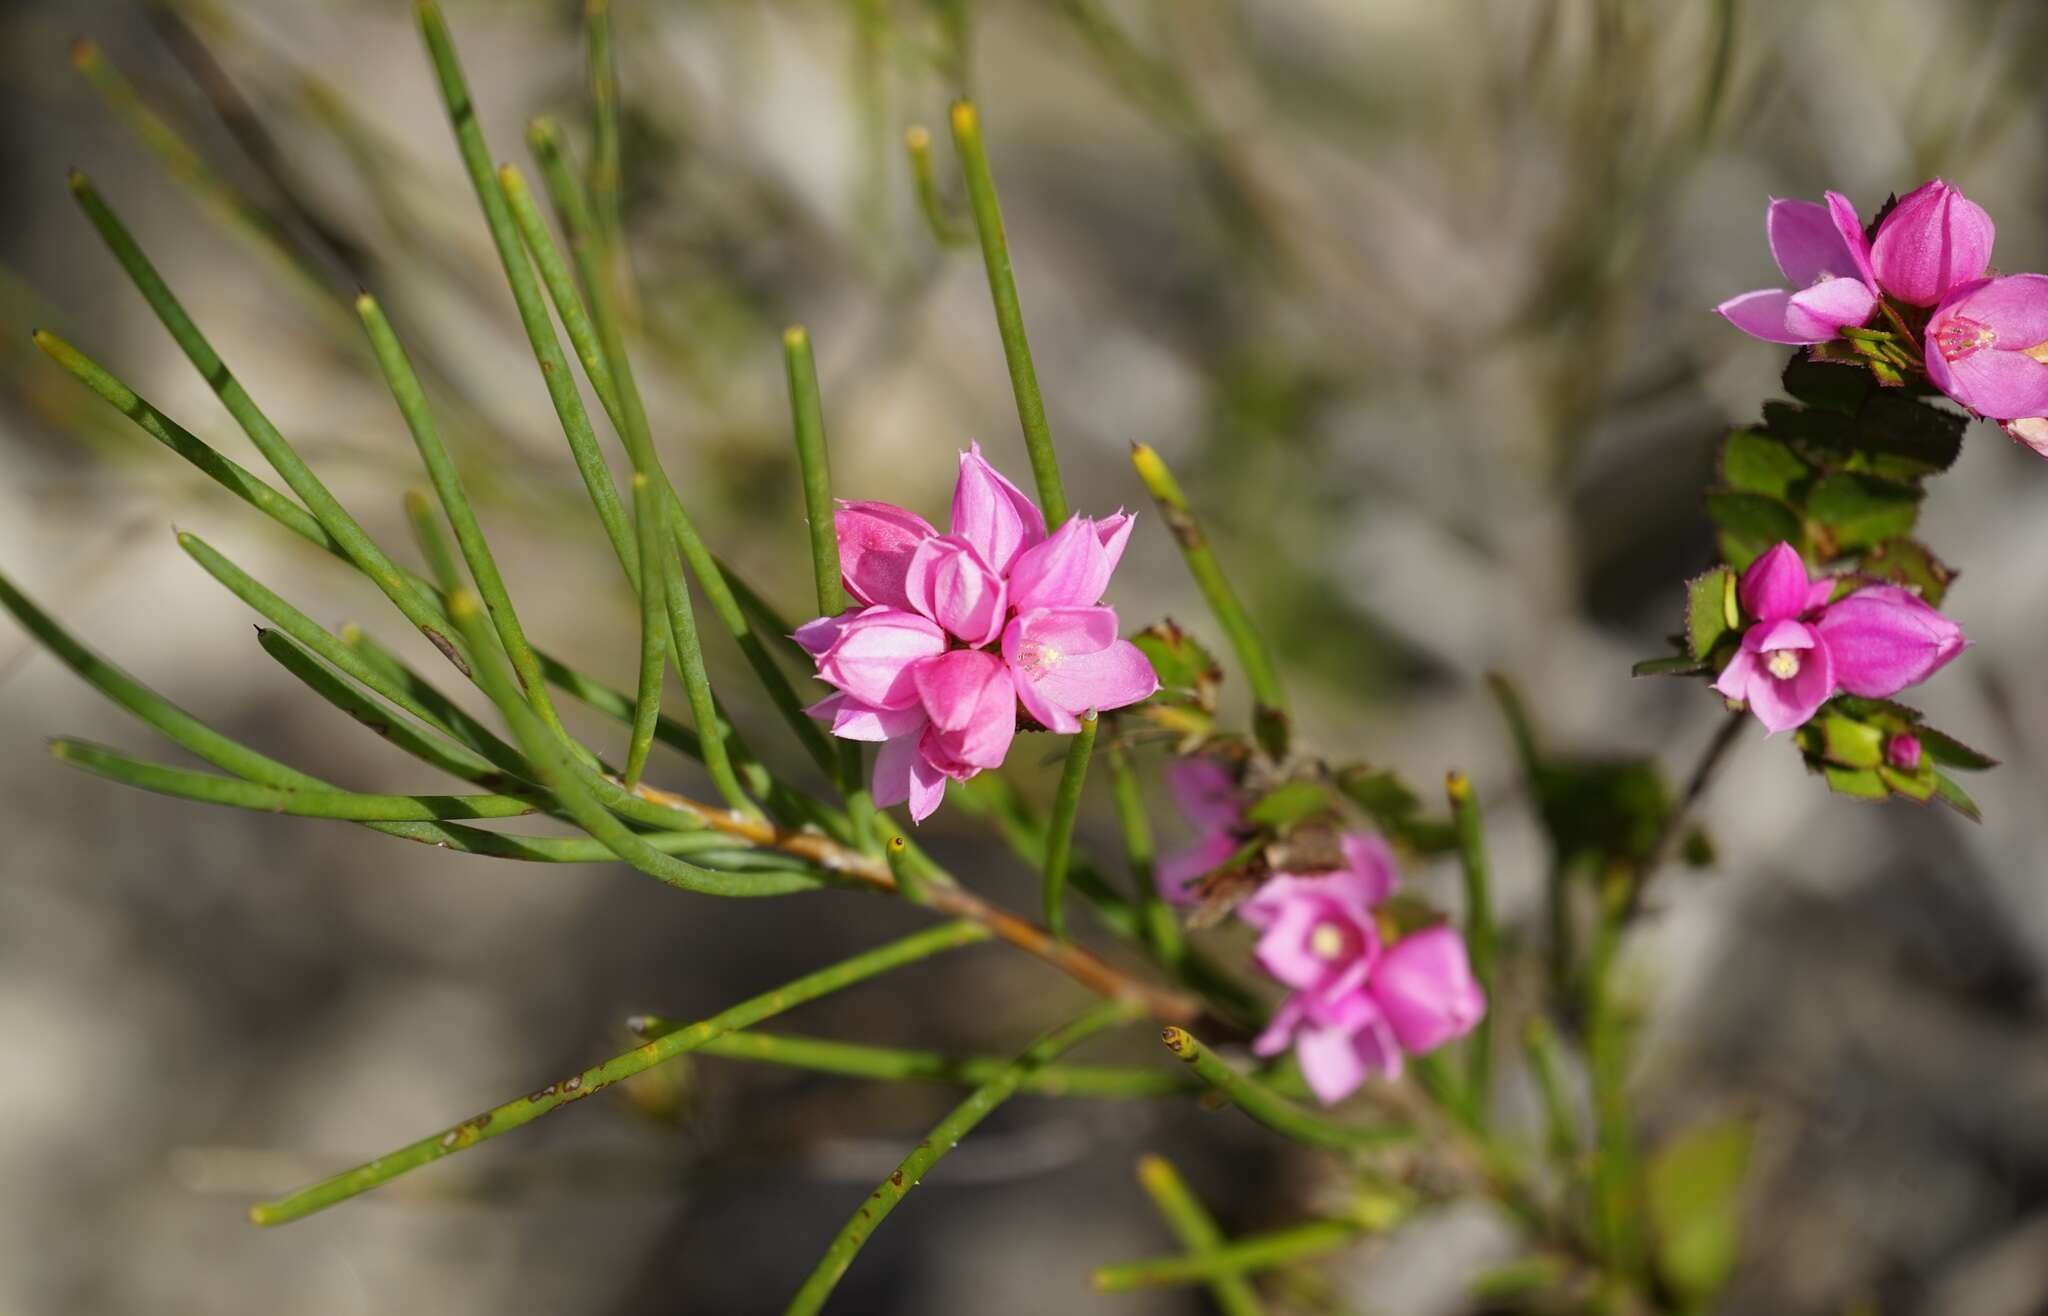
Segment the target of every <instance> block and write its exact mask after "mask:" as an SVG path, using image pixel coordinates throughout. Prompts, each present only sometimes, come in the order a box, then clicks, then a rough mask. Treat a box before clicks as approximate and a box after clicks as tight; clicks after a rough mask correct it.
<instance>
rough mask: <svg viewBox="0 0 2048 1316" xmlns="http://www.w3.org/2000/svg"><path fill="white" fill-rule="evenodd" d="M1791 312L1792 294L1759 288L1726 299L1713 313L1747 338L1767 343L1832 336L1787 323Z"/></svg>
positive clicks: (1803, 324) (1805, 325) (1811, 340)
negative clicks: (1759, 339)
mask: <svg viewBox="0 0 2048 1316" xmlns="http://www.w3.org/2000/svg"><path fill="white" fill-rule="evenodd" d="M1791 309H1792V294H1791V293H1789V292H1786V291H1785V290H1784V289H1783V288H1760V289H1758V290H1757V291H1756V292H1746V293H1743V294H1742V295H1741V296H1740V297H1730V298H1729V299H1728V300H1727V301H1725V302H1722V303H1721V304H1720V305H1719V306H1716V307H1715V308H1714V313H1715V314H1716V315H1718V316H1720V317H1721V318H1722V319H1724V320H1726V321H1728V323H1730V324H1732V325H1734V326H1735V327H1736V328H1737V329H1740V330H1741V331H1742V332H1744V333H1746V334H1748V335H1749V336H1750V337H1751V338H1761V339H1763V340H1764V341H1765V342H1767V343H1786V344H1801V343H1825V342H1826V341H1827V340H1828V339H1830V338H1833V337H1834V336H1835V335H1834V333H1833V331H1832V330H1831V331H1829V332H1828V333H1825V334H1819V335H1816V334H1815V333H1814V332H1813V326H1812V325H1811V324H1810V323H1809V322H1808V321H1806V320H1804V319H1802V320H1801V322H1800V325H1799V328H1797V329H1794V328H1792V327H1791V326H1790V325H1789V324H1788V323H1787V319H1786V317H1787V315H1788V314H1789V313H1790V312H1791Z"/></svg>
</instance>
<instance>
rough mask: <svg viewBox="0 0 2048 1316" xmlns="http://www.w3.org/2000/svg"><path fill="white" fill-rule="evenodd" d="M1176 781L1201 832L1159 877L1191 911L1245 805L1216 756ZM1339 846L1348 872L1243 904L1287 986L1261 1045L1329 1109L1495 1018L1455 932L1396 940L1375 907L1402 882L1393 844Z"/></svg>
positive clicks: (1225, 854) (1231, 843)
mask: <svg viewBox="0 0 2048 1316" xmlns="http://www.w3.org/2000/svg"><path fill="white" fill-rule="evenodd" d="M1168 780H1169V784H1170V785H1171V786H1172V787H1173V791H1174V796H1175V798H1176V799H1177V800H1178V801H1179V802H1180V806H1181V809H1182V811H1183V812H1185V813H1186V814H1187V815H1188V820H1189V821H1190V822H1192V823H1194V824H1195V825H1196V827H1197V828H1198V829H1199V830H1200V832H1201V835H1200V837H1199V839H1198V840H1196V842H1195V843H1194V844H1193V845H1192V846H1191V847H1189V848H1188V849H1185V850H1183V851H1181V852H1179V853H1178V854H1176V855H1173V856H1170V857H1168V858H1167V859H1166V860H1164V861H1162V862H1161V864H1160V866H1159V870H1158V880H1159V885H1160V890H1161V892H1162V893H1163V894H1164V895H1165V896H1166V897H1167V899H1169V900H1171V901H1173V902H1174V903H1176V904H1183V905H1185V904H1189V903H1192V902H1193V901H1194V900H1195V899H1196V894H1195V893H1194V892H1193V891H1192V890H1191V887H1190V884H1191V883H1192V882H1193V880H1194V879H1195V878H1197V877H1199V876H1201V875H1202V874H1203V873H1205V872H1208V871H1210V870H1211V869H1214V868H1215V867H1217V866H1218V865H1219V864H1221V863H1223V862H1224V861H1226V860H1227V859H1228V858H1229V857H1230V856H1231V855H1232V854H1234V853H1236V851H1237V849H1238V847H1239V845H1240V844H1241V842H1240V839H1239V837H1240V834H1241V833H1242V832H1243V831H1244V829H1245V821H1244V799H1243V797H1242V795H1241V794H1240V793H1239V791H1238V788H1237V784H1236V782H1235V781H1234V780H1233V779H1232V778H1231V775H1230V772H1229V770H1228V769H1227V768H1226V767H1224V765H1223V764H1222V763H1220V762H1218V761H1217V760H1215V759H1206V758H1193V759H1183V760H1180V761H1179V762H1177V763H1176V764H1175V765H1174V767H1173V769H1172V770H1171V772H1170V774H1169V778H1168ZM1341 848H1342V850H1343V854H1344V866H1343V867H1342V868H1340V869H1338V870H1336V871H1335V872H1330V873H1318V874H1296V873H1275V874H1273V875H1272V876H1271V877H1268V878H1267V879H1266V880H1265V881H1264V882H1263V883H1262V884H1261V885H1260V886H1259V889H1258V890H1257V891H1256V892H1254V893H1253V894H1252V895H1251V896H1250V897H1249V898H1248V899H1246V900H1245V901H1244V903H1242V904H1240V905H1239V906H1238V907H1237V913H1238V916H1239V917H1240V918H1242V919H1244V921H1245V922H1247V923H1249V924H1251V925H1252V926H1253V927H1255V928H1257V929H1258V930H1259V942H1258V948H1257V950H1256V951H1255V952H1254V958H1255V959H1256V960H1257V961H1258V964H1259V967H1260V968H1262V969H1264V970H1265V971H1266V972H1267V973H1269V974H1271V975H1272V976H1273V978H1274V979H1275V980H1276V981H1278V982H1280V983H1281V984H1282V985H1283V986H1285V987H1287V988H1288V989H1289V994H1288V996H1287V999H1286V1000H1285V1001H1283V1002H1282V1003H1281V1005H1280V1008H1279V1010H1278V1011H1277V1012H1276V1013H1275V1014H1274V1016H1273V1021H1272V1023H1271V1024H1269V1025H1268V1026H1267V1028H1266V1030H1265V1031H1264V1032H1262V1033H1260V1034H1259V1036H1258V1038H1257V1040H1255V1041H1254V1042H1253V1043H1252V1050H1253V1051H1254V1052H1256V1053H1257V1054H1259V1055H1262V1056H1272V1055H1278V1054H1279V1053H1280V1052H1282V1051H1285V1050H1286V1049H1287V1048H1288V1047H1289V1046H1292V1047H1293V1048H1294V1054H1295V1058H1296V1059H1297V1060H1298V1061H1299V1062H1300V1064H1301V1073H1302V1077H1303V1078H1304V1079H1306V1080H1307V1082H1308V1086H1309V1090H1310V1091H1312V1092H1314V1093H1315V1095H1316V1098H1317V1099H1318V1100H1320V1101H1322V1102H1324V1103H1325V1104H1329V1103H1334V1102H1337V1101H1341V1100H1343V1099H1344V1098H1345V1097H1347V1096H1349V1095H1350V1094H1351V1093H1352V1092H1354V1091H1356V1090H1357V1088H1358V1087H1359V1085H1360V1084H1362V1083H1364V1082H1365V1080H1366V1079H1367V1078H1369V1077H1371V1076H1373V1075H1375V1074H1378V1075H1381V1076H1383V1077H1385V1078H1389V1079H1393V1078H1398V1077H1400V1074H1401V1062H1402V1057H1403V1056H1404V1055H1406V1054H1410V1053H1413V1054H1418V1055H1419V1054H1421V1053H1423V1052H1426V1051H1433V1050H1435V1049H1436V1048H1437V1047H1439V1046H1441V1045H1443V1044H1444V1043H1445V1042H1448V1041H1451V1040H1452V1039H1454V1038H1458V1037H1462V1036H1464V1035H1465V1034H1466V1033H1468V1032H1470V1031H1471V1030H1472V1026H1473V1025H1474V1024H1476V1023H1478V1022H1479V1020H1480V1017H1481V1016H1483V1015H1484V1014H1485V1013H1486V995H1485V993H1484V992H1483V991H1481V990H1480V987H1479V984H1478V982H1477V981H1475V980H1474V979H1473V977H1472V966H1471V964H1470V963H1469V961H1468V960H1467V959H1466V956H1465V942H1464V939H1463V938H1461V937H1460V936H1459V935H1458V933H1457V931H1456V930H1455V929H1453V928H1451V927H1450V926H1449V925H1448V924H1441V923H1439V924H1434V925H1432V926H1429V927H1426V928H1422V929H1419V930H1417V931H1413V932H1410V933H1408V934H1407V935H1406V936H1403V937H1400V938H1398V939H1396V940H1389V938H1388V937H1387V935H1386V934H1385V933H1384V932H1383V930H1382V928H1381V926H1380V922H1379V919H1378V918H1377V916H1376V912H1375V911H1376V910H1377V909H1378V907H1379V906H1380V905H1382V904H1383V903H1384V902H1385V901H1386V899H1387V898H1388V897H1389V896H1390V895H1392V894H1393V891H1394V884H1395V881H1396V875H1395V869H1394V856H1393V855H1392V853H1391V852H1389V851H1388V849H1387V845H1386V842H1385V841H1383V840H1381V839H1380V838H1379V837H1378V836H1375V835H1373V834H1372V833H1370V832H1347V833H1345V834H1344V836H1343V838H1342V843H1341Z"/></svg>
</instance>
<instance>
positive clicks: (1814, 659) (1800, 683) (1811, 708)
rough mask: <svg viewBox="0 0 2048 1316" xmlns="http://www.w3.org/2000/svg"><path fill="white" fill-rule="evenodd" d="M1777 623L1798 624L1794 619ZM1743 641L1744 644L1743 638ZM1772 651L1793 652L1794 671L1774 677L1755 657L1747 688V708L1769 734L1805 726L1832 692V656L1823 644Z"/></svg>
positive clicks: (1833, 686)
mask: <svg viewBox="0 0 2048 1316" xmlns="http://www.w3.org/2000/svg"><path fill="white" fill-rule="evenodd" d="M1777 624H1778V625H1780V626H1798V625H1799V623H1798V622H1780V623H1777ZM1801 629H1802V630H1803V629H1805V628H1803V627H1802V628H1801ZM1744 644H1745V646H1747V644H1748V640H1747V638H1746V637H1745V639H1744ZM1776 652H1780V653H1792V654H1796V655H1797V657H1798V661H1799V669H1798V671H1796V672H1795V673H1794V674H1793V675H1792V676H1791V677H1789V678H1781V677H1778V676H1774V675H1772V674H1771V671H1770V669H1769V667H1768V666H1767V665H1766V660H1763V659H1759V660H1758V662H1757V665H1756V667H1755V668H1754V669H1753V670H1752V671H1751V673H1750V678H1749V689H1748V698H1749V711H1750V712H1752V713H1755V714H1756V720H1757V721H1759V722H1761V723H1763V724H1764V730H1766V731H1768V732H1770V733H1771V734H1772V735H1776V734H1777V733H1778V732H1780V731H1790V730H1792V729H1793V728H1794V727H1800V726H1805V725H1806V723H1807V721H1808V720H1809V719H1811V718H1812V717H1813V715H1814V714H1815V713H1817V712H1819V711H1820V706H1821V705H1822V704H1824V703H1826V702H1827V701H1828V699H1829V698H1830V697H1831V696H1833V694H1834V693H1835V668H1834V659H1833V657H1832V656H1831V655H1830V654H1829V652H1828V647H1827V646H1826V645H1825V644H1822V645H1816V646H1814V647H1813V648H1810V649H1802V648H1798V647H1796V646H1783V645H1781V646H1779V648H1778V649H1777V650H1776Z"/></svg>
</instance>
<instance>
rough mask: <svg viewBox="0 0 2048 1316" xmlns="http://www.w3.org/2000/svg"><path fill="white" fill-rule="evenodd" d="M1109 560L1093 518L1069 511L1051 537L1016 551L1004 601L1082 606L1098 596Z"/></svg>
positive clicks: (1021, 606) (1024, 606)
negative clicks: (1015, 558)
mask: <svg viewBox="0 0 2048 1316" xmlns="http://www.w3.org/2000/svg"><path fill="white" fill-rule="evenodd" d="M1112 565H1113V563H1112V562H1111V561H1110V556H1109V550H1108V549H1107V548H1105V547H1104V546H1103V543H1102V536H1101V534H1100V533H1099V532H1098V530H1097V529H1096V525H1095V522H1093V521H1091V520H1089V519H1088V518H1087V517H1085V516H1076V517H1070V518H1068V520H1067V523H1066V524H1065V525H1063V526H1061V527H1060V528H1059V529H1058V530H1055V531H1053V533H1052V538H1050V539H1048V540H1046V541H1045V542H1044V543H1042V544H1039V545H1037V546H1035V547H1033V548H1028V549H1026V550H1024V551H1023V552H1022V553H1019V554H1018V555H1017V560H1016V562H1014V563H1013V564H1012V565H1011V567H1010V606H1011V607H1013V608H1015V609H1016V610H1017V611H1018V612H1029V611H1030V610H1031V609H1033V608H1057V607H1075V608H1088V607H1093V606H1094V605H1095V604H1097V603H1099V602H1101V601H1102V592H1103V591H1104V590H1106V589H1108V588H1109V574H1110V569H1111V567H1112Z"/></svg>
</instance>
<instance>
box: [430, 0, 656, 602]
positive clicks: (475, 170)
mask: <svg viewBox="0 0 2048 1316" xmlns="http://www.w3.org/2000/svg"><path fill="white" fill-rule="evenodd" d="M419 20H420V31H421V33H422V35H424V36H425V38H426V43H427V52H428V54H429V55H430V56H431V57H432V59H433V63H434V72H435V75H436V80H437V82H438V83H439V85H440V89H441V99H442V102H443V104H444V105H446V107H447V110H448V118H449V122H450V123H451V124H452V125H453V127H454V129H455V144H456V146H457V148H458V149H459V150H460V152H461V154H462V164H463V167H464V169H466V170H467V171H468V173H469V181H470V185H471V186H472V187H473V188H474V189H475V191H476V196H477V201H478V202H479V204H481V206H482V207H483V212H484V223H485V225H486V227H488V228H489V229H490V233H491V242H492V244H493V245H494V246H496V247H497V249H498V261H499V264H501V265H502V266H503V267H504V270H505V281H506V283H507V284H509V285H510V287H511V289H512V300H513V302H514V303H516V304H517V306H518V309H519V322H520V324H521V325H522V326H523V327H524V328H525V330H526V338H527V342H528V344H529V345H530V346H531V347H532V349H533V355H534V360H535V361H536V362H538V363H539V365H540V372H541V380H542V382H543V383H544V384H546V386H547V390H548V398H549V400H550V401H552V402H553V403H554V407H555V415H556V417H557V418H558V419H559V420H560V421H561V425H562V433H563V436H564V437H565V438H567V439H568V441H569V451H570V454H571V456H573V457H574V459H575V462H576V469H577V471H578V473H579V474H581V475H582V477H583V485H584V488H585V489H586V490H588V491H589V494H590V502H591V505H592V506H593V507H594V508H595V509H596V510H597V517H598V520H599V521H600V522H602V523H603V525H604V531H605V535H606V537H607V538H609V539H610V540H611V545H612V552H613V553H614V554H616V555H617V557H618V559H619V566H620V567H621V568H622V569H623V570H624V571H625V573H626V579H627V581H628V582H630V583H631V584H632V586H633V588H634V590H635V591H638V589H639V588H640V570H639V562H638V561H637V555H636V553H635V550H634V546H633V535H632V531H631V529H630V528H629V527H628V525H627V524H626V512H625V508H624V506H623V505H622V504H621V503H620V501H619V491H618V487H617V486H616V485H615V484H613V482H612V474H611V469H610V468H609V467H608V466H606V465H605V460H604V454H603V453H601V452H599V451H598V446H597V435H596V433H595V432H594V431H593V430H592V429H591V428H590V416H589V414H588V413H587V412H586V411H585V410H584V409H583V398H582V396H581V395H580V394H578V393H577V391H576V380H575V378H574V377H573V376H571V375H570V373H569V362H568V360H567V359H566V358H565V357H564V356H563V355H562V344H561V340H559V339H558V338H556V337H555V327H554V325H553V323H551V322H550V321H549V319H548V310H547V305H546V303H545V301H544V300H543V299H542V297H541V292H540V286H539V285H538V284H537V283H536V282H535V281H534V273H533V263H532V261H530V260H529V259H528V257H527V254H526V251H525V249H524V248H523V247H522V246H521V245H520V237H519V230H518V227H517V225H516V224H515V223H514V221H513V218H512V212H511V207H510V205H509V204H508V203H507V201H506V199H505V192H504V188H503V187H502V186H501V184H500V183H499V180H498V175H497V172H496V171H495V170H494V169H493V168H492V166H491V151H490V147H489V146H488V145H486V144H485V142H484V132H483V126H482V125H481V124H480V123H478V121H477V114H476V105H475V103H474V102H473V101H472V100H471V99H470V92H469V84H468V82H467V81H466V80H465V79H464V77H463V74H462V64H461V61H460V59H459V58H458V57H457V55H456V53H455V44H454V41H453V39H452V38H451V37H450V36H449V33H448V21H447V19H446V18H445V17H443V16H442V13H441V7H440V5H439V4H438V3H436V0H419Z"/></svg>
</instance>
